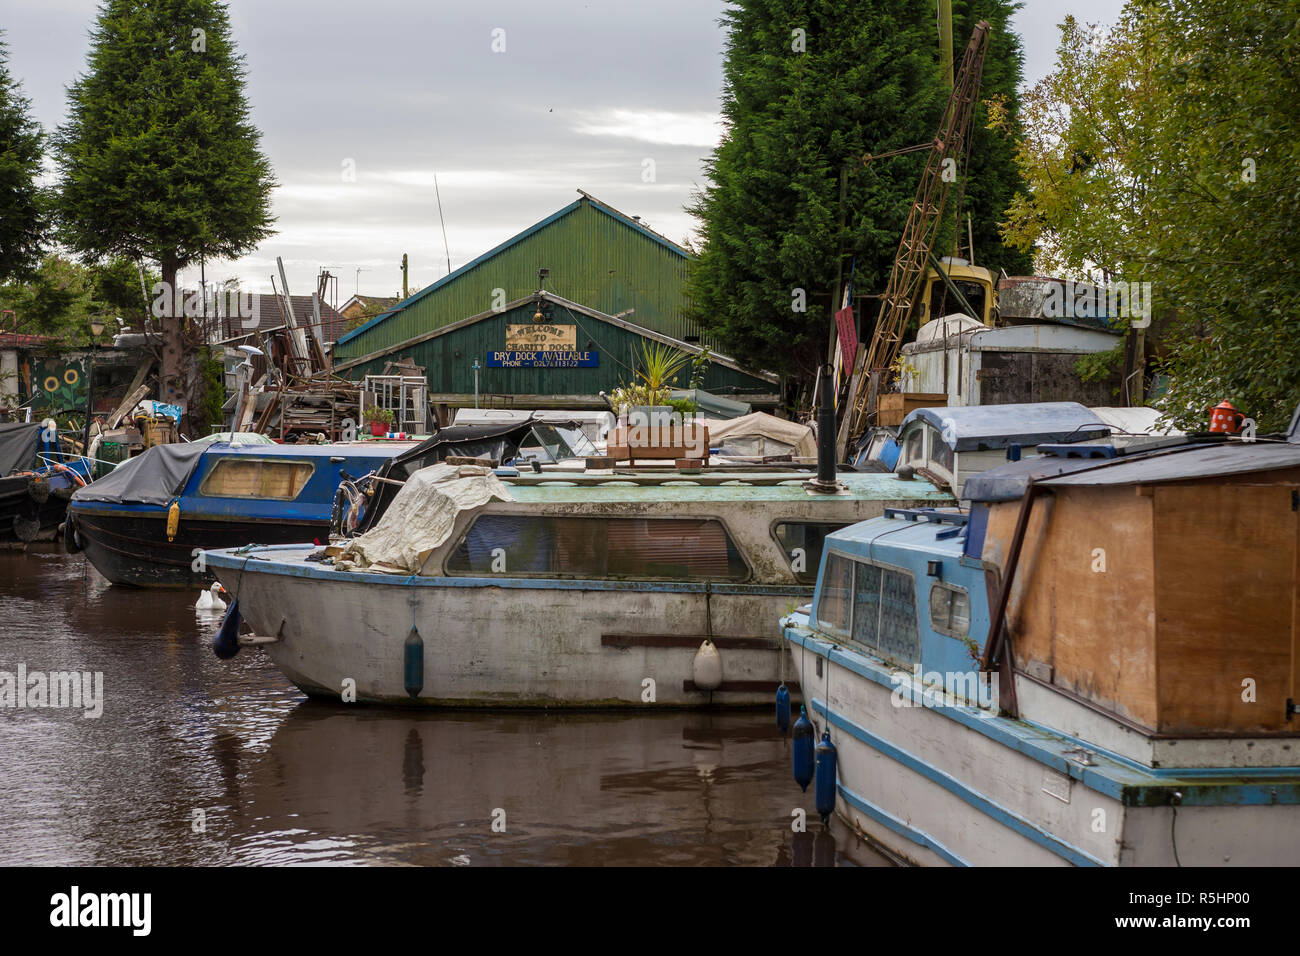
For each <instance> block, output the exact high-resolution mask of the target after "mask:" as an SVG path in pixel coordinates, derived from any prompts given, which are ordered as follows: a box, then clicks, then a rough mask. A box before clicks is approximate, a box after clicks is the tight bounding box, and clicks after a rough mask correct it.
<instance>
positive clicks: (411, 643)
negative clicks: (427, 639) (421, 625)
mask: <svg viewBox="0 0 1300 956" xmlns="http://www.w3.org/2000/svg"><path fill="white" fill-rule="evenodd" d="M402 667H403V678H404V680H403V684H404V686H405V687H406V693H407V694H408V695H410V697H411V698H412V699H415V698H416V697H419V696H420V691H422V690H424V638H422V637H421V636H420V632H419V630H417V629H416V628H414V627H413V628H411V633H410V634H408V635H407V636H406V645H405V648H404V649H403V651H402Z"/></svg>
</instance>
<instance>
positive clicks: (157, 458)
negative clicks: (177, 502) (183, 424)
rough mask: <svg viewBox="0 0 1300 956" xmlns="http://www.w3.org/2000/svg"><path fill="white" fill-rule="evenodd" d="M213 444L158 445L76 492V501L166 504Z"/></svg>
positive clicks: (73, 497)
mask: <svg viewBox="0 0 1300 956" xmlns="http://www.w3.org/2000/svg"><path fill="white" fill-rule="evenodd" d="M212 447H213V446H212V444H211V443H210V442H184V443H180V442H178V443H173V444H170V445H155V446H154V447H152V448H149V449H146V450H145V451H144V452H142V453H141V454H139V455H137V456H136V457H134V458H128V459H127V460H126V461H124V462H122V464H120V465H118V466H117V467H116V468H114V469H113V470H112V471H110V472H109V473H108V474H107V475H105V476H104V477H103V478H100V479H99V480H98V481H95V482H91V483H90V484H89V485H87V486H86V487H84V488H79V489H77V492H76V493H75V494H74V495H73V496H72V500H73V501H105V502H108V503H109V504H122V505H126V504H131V505H165V504H167V503H168V502H169V501H171V500H172V499H173V498H175V497H176V496H177V495H178V494H180V493H181V490H182V489H183V488H184V487H185V483H186V482H188V481H189V480H190V475H192V474H193V473H194V469H195V468H196V467H197V466H198V463H199V459H200V458H202V457H203V453H204V452H206V451H207V450H208V449H210V448H212Z"/></svg>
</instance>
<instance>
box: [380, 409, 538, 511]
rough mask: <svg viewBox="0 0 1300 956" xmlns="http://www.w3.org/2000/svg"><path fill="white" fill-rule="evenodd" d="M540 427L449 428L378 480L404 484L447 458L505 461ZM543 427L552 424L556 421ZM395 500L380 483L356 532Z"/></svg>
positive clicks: (488, 425) (389, 467)
mask: <svg viewBox="0 0 1300 956" xmlns="http://www.w3.org/2000/svg"><path fill="white" fill-rule="evenodd" d="M537 424H542V423H541V422H540V421H539V420H536V419H533V418H529V419H528V420H526V421H522V422H519V421H507V422H491V423H484V424H480V425H449V426H448V427H446V428H443V429H441V430H440V431H439V432H438V433H437V434H436V435H434V436H432V437H431V438H426V439H425V440H424V441H422V442H420V444H418V445H416V446H415V447H414V448H412V449H411V450H410V451H408V452H405V453H403V454H401V455H398V456H397V457H396V458H394V459H393V460H392V461H390V462H388V464H386V465H385V466H384V467H383V468H381V469H380V471H379V477H380V478H386V479H388V480H390V481H397V482H405V481H406V480H407V479H408V478H410V477H411V476H412V475H414V474H415V473H416V472H417V471H419V470H420V469H422V468H428V467H429V466H431V465H436V464H439V463H440V462H442V461H443V460H444V459H445V458H447V456H449V455H456V456H464V457H466V458H491V459H492V460H494V461H504V460H505V459H507V458H513V457H514V456H515V455H516V454H517V452H518V451H519V446H520V445H521V444H523V442H524V440H525V439H526V438H527V437H528V435H529V433H530V432H531V431H532V430H533V426H534V425H537ZM545 424H551V425H554V424H555V422H547V423H545ZM395 497H397V490H396V486H394V485H390V484H387V483H380V484H379V485H378V487H376V489H375V493H374V497H373V499H372V500H371V502H370V504H369V505H368V506H367V507H366V514H365V516H364V517H363V518H362V519H361V524H360V526H359V527H358V529H357V530H358V531H359V532H361V533H365V532H368V531H369V530H370V529H371V528H374V527H376V525H377V523H378V521H379V519H380V517H382V516H383V514H384V513H385V512H386V511H387V510H388V508H389V506H390V505H391V504H392V502H393V499H394V498H395Z"/></svg>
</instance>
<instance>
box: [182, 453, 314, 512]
mask: <svg viewBox="0 0 1300 956" xmlns="http://www.w3.org/2000/svg"><path fill="white" fill-rule="evenodd" d="M251 447H256V446H251ZM250 461H255V462H257V464H258V467H259V473H258V479H259V483H260V479H261V472H260V469H261V467H262V466H264V465H268V464H269V465H306V466H307V467H308V468H309V469H310V471H309V472H308V474H307V479H306V480H305V481H304V482H303V483H302V487H301V488H299V489H298V491H297V493H295V494H294V495H293V496H292V497H290V498H283V497H280V496H278V495H233V494H216V493H214V492H211V491H208V490H207V487H208V482H210V481H211V480H212V477H213V475H215V474H216V473H217V472H218V471H219V470H220V469H221V468H222V466H223V465H225V464H226V463H227V462H236V463H239V464H247V463H248V462H250ZM316 464H317V463H316V462H315V461H313V460H312V459H310V458H278V457H277V458H255V457H253V456H251V455H249V456H243V455H222V456H221V457H219V458H218V459H217V460H216V461H214V462H213V463H212V467H211V468H209V469H208V473H207V474H206V475H204V476H203V477H202V478H201V479H199V486H198V488H196V489H195V492H196V494H198V496H199V497H201V498H235V499H237V500H239V501H297V500H298V499H299V498H301V497H302V493H303V492H304V491H306V490H307V486H308V485H309V484H311V480H312V478H314V477H316Z"/></svg>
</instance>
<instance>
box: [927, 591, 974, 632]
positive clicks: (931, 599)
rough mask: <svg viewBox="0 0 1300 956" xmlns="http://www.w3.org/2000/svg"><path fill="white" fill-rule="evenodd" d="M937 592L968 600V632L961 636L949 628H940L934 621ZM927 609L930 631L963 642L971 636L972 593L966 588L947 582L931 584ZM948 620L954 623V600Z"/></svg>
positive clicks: (950, 603)
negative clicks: (956, 595) (928, 611)
mask: <svg viewBox="0 0 1300 956" xmlns="http://www.w3.org/2000/svg"><path fill="white" fill-rule="evenodd" d="M936 590H943V591H947V592H948V593H949V594H960V595H962V596H964V597H965V598H966V632H965V633H964V634H959V633H957V631H956V630H955V629H953V628H951V627H948V626H940V625H939V624H938V623H937V622H936V621H935V619H934V592H935V591H936ZM926 607H928V608H929V610H930V630H932V631H934V632H935V633H936V634H943V635H944V636H945V637H952V638H955V639H957V640H963V639H965V638H967V637H969V636H970V614H971V604H970V592H969V591H968V590H966V589H965V588H961V587H958V586H957V585H955V584H949V583H948V582H947V581H934V582H932V583H931V584H930V593H929V594H928V595H927V599H926ZM948 620H949V621H950V622H951V621H952V599H951V598H950V599H949V603H948Z"/></svg>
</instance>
